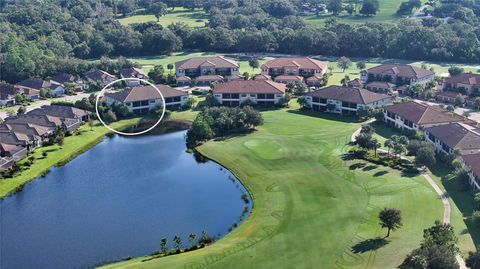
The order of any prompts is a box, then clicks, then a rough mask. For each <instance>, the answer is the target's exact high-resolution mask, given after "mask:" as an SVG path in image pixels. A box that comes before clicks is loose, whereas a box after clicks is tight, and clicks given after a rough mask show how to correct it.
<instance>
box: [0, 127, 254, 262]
mask: <svg viewBox="0 0 480 269" xmlns="http://www.w3.org/2000/svg"><path fill="white" fill-rule="evenodd" d="M184 136H185V132H184V131H182V132H175V133H170V134H164V135H148V136H140V137H133V138H131V137H128V138H127V137H122V136H113V137H112V138H106V139H105V140H104V141H103V142H101V143H99V144H98V145H96V146H95V147H93V148H92V149H90V150H89V151H87V152H85V153H83V154H82V155H80V156H78V157H77V158H75V159H74V160H72V161H71V162H69V163H68V164H66V165H65V166H62V167H55V168H52V169H51V171H50V173H48V174H47V175H46V176H45V177H44V178H39V179H36V180H34V181H33V182H31V183H30V184H28V185H26V186H25V188H24V189H23V191H21V192H19V193H17V194H15V195H13V196H10V197H7V198H5V199H4V200H3V201H1V202H0V209H1V213H0V218H1V220H0V224H1V227H0V229H1V230H0V241H1V252H0V261H1V263H0V265H1V266H0V267H1V268H2V269H27V268H28V269H30V268H36V269H44V268H45V269H47V268H48V269H56V268H62V269H63V268H91V267H94V266H95V265H97V264H99V263H104V262H107V261H115V260H119V259H122V258H125V257H128V256H131V257H135V256H143V255H147V254H150V253H152V252H154V251H156V250H159V249H160V241H161V239H162V238H163V237H167V238H168V240H169V246H170V247H173V243H172V242H173V237H174V236H175V235H179V236H180V237H181V238H182V241H183V242H184V246H185V247H187V246H189V242H188V235H189V234H191V233H195V234H196V235H197V238H198V237H200V235H201V233H202V231H204V230H205V231H207V233H208V235H210V236H215V237H216V239H218V238H219V237H222V236H224V235H225V234H227V233H228V231H229V230H230V229H231V227H232V226H233V225H234V224H239V223H241V222H242V219H244V218H245V217H246V215H245V214H244V213H243V212H244V209H245V207H248V209H249V210H248V211H250V210H251V205H252V202H251V198H250V197H249V199H250V203H248V204H246V203H245V202H244V201H243V200H242V199H241V196H242V194H244V193H247V191H246V190H245V188H244V187H243V186H242V184H241V183H240V182H239V181H238V180H237V179H236V178H235V177H234V176H233V175H232V174H231V173H230V172H229V171H228V170H226V169H224V168H223V167H221V166H220V165H218V164H217V163H215V162H212V161H204V162H202V161H197V160H196V158H195V157H194V155H193V154H189V153H187V152H186V151H185V149H186V148H185V142H184ZM197 159H198V158H197ZM242 215H243V217H242Z"/></svg>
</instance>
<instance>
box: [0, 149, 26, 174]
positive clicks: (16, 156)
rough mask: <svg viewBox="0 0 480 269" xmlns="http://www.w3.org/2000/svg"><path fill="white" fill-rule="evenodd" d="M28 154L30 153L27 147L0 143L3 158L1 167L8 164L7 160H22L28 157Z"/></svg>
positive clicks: (0, 154)
mask: <svg viewBox="0 0 480 269" xmlns="http://www.w3.org/2000/svg"><path fill="white" fill-rule="evenodd" d="M27 152H28V151H27V148H26V147H22V146H19V145H13V144H7V143H0V157H2V158H1V160H2V161H0V167H3V166H4V165H5V164H6V163H8V162H6V160H8V159H9V158H11V159H13V160H14V161H18V160H20V159H21V158H23V157H25V156H27ZM6 157H7V158H6ZM0 170H1V169H0Z"/></svg>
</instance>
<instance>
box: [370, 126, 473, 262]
mask: <svg viewBox="0 0 480 269" xmlns="http://www.w3.org/2000/svg"><path fill="white" fill-rule="evenodd" d="M373 126H374V128H375V131H376V133H375V137H376V138H377V139H378V141H379V142H381V143H382V147H383V143H384V142H385V140H386V139H388V138H390V137H391V136H392V135H402V133H401V132H400V131H398V130H397V129H394V128H391V127H388V126H385V125H384V124H374V125H373ZM385 149H386V148H385ZM451 173H452V171H451V170H449V169H448V167H446V166H445V165H444V164H443V163H438V164H437V165H435V166H433V167H431V168H430V171H429V174H430V176H431V177H432V178H433V179H434V180H435V181H436V183H437V185H438V186H439V187H440V188H441V189H442V190H443V191H447V193H448V194H449V202H450V207H451V223H452V225H453V227H454V228H455V233H456V235H457V237H458V245H459V248H460V250H461V252H462V253H461V254H462V255H463V256H465V257H466V256H467V255H468V251H473V250H475V246H476V245H479V244H480V225H478V224H475V223H474V222H473V221H472V220H471V219H469V217H470V215H471V213H472V212H473V210H475V209H474V203H473V193H472V192H470V191H466V190H465V188H464V186H462V185H461V183H459V182H458V181H457V180H455V179H452V176H451V175H450V174H451Z"/></svg>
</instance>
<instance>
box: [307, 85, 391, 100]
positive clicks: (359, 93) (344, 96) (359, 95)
mask: <svg viewBox="0 0 480 269" xmlns="http://www.w3.org/2000/svg"><path fill="white" fill-rule="evenodd" d="M307 95H308V96H312V97H320V98H325V99H334V100H340V101H344V102H351V103H357V104H370V103H373V102H376V101H380V100H384V99H387V98H391V97H390V96H389V95H386V94H380V93H374V92H371V91H367V90H364V89H360V88H353V87H342V86H330V87H327V88H325V89H321V90H318V91H314V92H311V93H308V94H307Z"/></svg>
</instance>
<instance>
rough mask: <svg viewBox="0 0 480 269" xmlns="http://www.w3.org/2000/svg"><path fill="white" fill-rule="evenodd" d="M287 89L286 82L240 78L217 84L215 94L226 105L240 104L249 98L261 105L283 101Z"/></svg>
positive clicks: (270, 104)
mask: <svg viewBox="0 0 480 269" xmlns="http://www.w3.org/2000/svg"><path fill="white" fill-rule="evenodd" d="M285 89H286V86H285V84H281V83H277V82H273V81H271V80H239V81H229V82H226V83H221V84H217V85H216V86H215V88H214V89H213V96H214V97H215V98H216V99H217V101H218V102H219V103H220V104H222V105H224V106H239V105H241V104H242V103H243V102H246V101H247V100H249V101H250V102H252V103H253V104H257V105H261V106H273V105H275V104H279V103H281V101H282V100H283V98H284V97H285Z"/></svg>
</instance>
